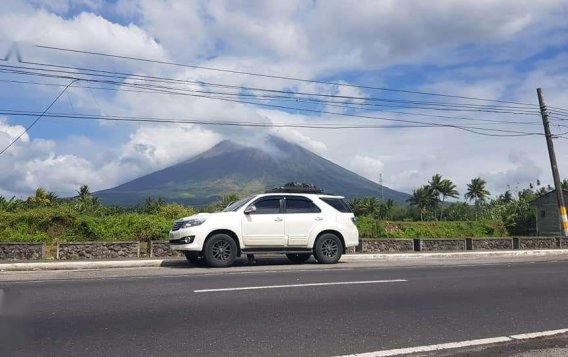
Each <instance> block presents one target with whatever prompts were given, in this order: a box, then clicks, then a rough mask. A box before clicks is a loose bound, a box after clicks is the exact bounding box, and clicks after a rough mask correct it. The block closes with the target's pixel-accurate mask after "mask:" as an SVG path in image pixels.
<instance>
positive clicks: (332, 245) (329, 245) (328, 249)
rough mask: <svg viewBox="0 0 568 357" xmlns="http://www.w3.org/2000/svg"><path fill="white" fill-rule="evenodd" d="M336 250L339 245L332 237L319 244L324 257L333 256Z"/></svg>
mask: <svg viewBox="0 0 568 357" xmlns="http://www.w3.org/2000/svg"><path fill="white" fill-rule="evenodd" d="M338 251H339V246H338V244H337V242H336V241H335V240H333V239H326V240H325V241H324V242H323V244H322V245H321V252H322V253H323V255H325V256H326V257H330V258H333V257H335V256H337V253H338Z"/></svg>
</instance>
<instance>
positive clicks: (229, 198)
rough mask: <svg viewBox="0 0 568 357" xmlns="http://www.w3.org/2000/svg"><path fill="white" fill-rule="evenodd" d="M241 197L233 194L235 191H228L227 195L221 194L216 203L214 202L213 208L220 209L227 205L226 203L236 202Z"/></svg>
mask: <svg viewBox="0 0 568 357" xmlns="http://www.w3.org/2000/svg"><path fill="white" fill-rule="evenodd" d="M240 199H241V198H240V197H239V195H237V194H235V193H230V194H228V195H223V196H221V198H220V199H219V200H218V201H217V203H216V204H215V209H216V210H217V211H222V210H224V209H225V207H227V206H228V205H230V204H231V203H233V202H237V201H238V200H240Z"/></svg>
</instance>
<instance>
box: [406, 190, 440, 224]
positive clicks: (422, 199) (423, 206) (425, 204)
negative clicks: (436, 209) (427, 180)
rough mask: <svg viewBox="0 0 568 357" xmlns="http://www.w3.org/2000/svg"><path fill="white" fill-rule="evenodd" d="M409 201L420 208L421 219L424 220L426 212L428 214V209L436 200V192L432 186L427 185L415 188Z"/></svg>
mask: <svg viewBox="0 0 568 357" xmlns="http://www.w3.org/2000/svg"><path fill="white" fill-rule="evenodd" d="M407 202H408V203H409V204H410V205H411V206H414V207H416V208H417V209H418V212H419V213H420V220H421V221H423V220H424V214H426V213H427V212H428V209H429V208H431V207H432V206H433V205H434V204H435V202H436V194H435V192H434V191H433V190H432V188H431V187H430V186H428V185H425V186H422V187H420V188H417V189H416V190H413V191H412V196H410V198H409V199H408V200H407Z"/></svg>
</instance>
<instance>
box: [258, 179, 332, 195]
mask: <svg viewBox="0 0 568 357" xmlns="http://www.w3.org/2000/svg"><path fill="white" fill-rule="evenodd" d="M266 193H312V194H322V193H323V190H322V189H321V188H318V187H316V186H315V185H312V184H308V183H299V182H288V183H287V184H285V185H284V186H281V187H277V188H273V189H271V190H268V191H266Z"/></svg>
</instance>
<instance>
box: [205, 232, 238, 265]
mask: <svg viewBox="0 0 568 357" xmlns="http://www.w3.org/2000/svg"><path fill="white" fill-rule="evenodd" d="M203 255H204V257H205V261H206V262H207V264H208V265H209V266H211V267H214V268H223V267H229V266H231V265H233V263H234V262H235V259H237V244H236V243H235V241H234V240H233V238H231V237H229V236H228V235H226V234H215V235H214V236H213V237H211V238H209V239H208V240H207V242H205V247H204V248H203Z"/></svg>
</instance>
